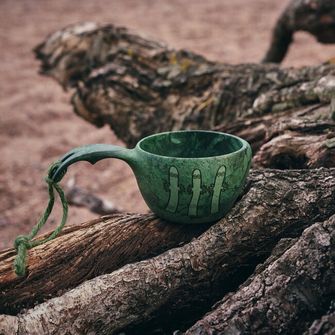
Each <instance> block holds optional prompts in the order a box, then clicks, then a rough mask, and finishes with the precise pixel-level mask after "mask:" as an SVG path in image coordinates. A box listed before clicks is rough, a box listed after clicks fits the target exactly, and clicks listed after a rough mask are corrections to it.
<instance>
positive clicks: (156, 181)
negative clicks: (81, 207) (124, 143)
mask: <svg viewBox="0 0 335 335" xmlns="http://www.w3.org/2000/svg"><path fill="white" fill-rule="evenodd" d="M105 158H118V159H121V160H123V161H125V162H127V163H128V165H129V166H130V167H131V169H132V170H133V172H134V174H135V176H136V179H137V183H138V186H139V188H140V191H141V193H142V196H143V198H144V200H145V202H146V203H147V205H148V206H149V207H150V209H151V210H152V211H153V212H154V213H156V214H157V215H158V216H159V217H161V218H163V219H166V220H167V221H172V222H178V223H186V224H187V223H205V222H212V221H216V220H218V219H220V218H221V217H223V216H224V215H225V214H226V213H227V212H228V211H229V209H230V208H231V207H232V206H233V204H234V202H235V201H236V199H237V197H238V196H239V195H240V193H241V191H242V189H243V186H244V182H245V180H246V178H247V175H248V172H249V168H250V162H251V148H250V145H249V144H248V142H246V141H245V140H243V139H241V138H239V137H237V136H233V135H229V134H225V133H221V132H215V131H201V130H186V131H172V132H166V133H160V134H155V135H151V136H147V137H145V138H143V139H142V140H141V141H139V142H138V143H137V145H136V146H135V148H133V149H127V148H122V147H119V146H115V145H111V144H91V145H86V146H82V147H78V148H75V149H73V150H71V151H69V152H68V153H67V154H65V155H64V156H63V157H62V158H61V159H60V160H59V161H57V162H55V163H54V164H53V165H52V166H51V168H50V169H49V172H48V176H47V178H46V181H47V183H48V187H49V203H48V206H47V207H46V209H45V212H44V214H43V215H42V217H41V219H40V220H39V221H38V223H37V224H36V225H35V226H34V227H33V229H32V231H31V233H30V234H28V235H20V236H18V237H17V238H16V239H15V242H14V246H15V248H16V250H17V256H16V259H15V261H14V268H15V272H16V274H17V275H19V276H24V275H25V274H26V255H27V250H28V249H30V248H33V247H35V246H37V245H40V244H42V243H45V242H47V241H50V240H52V239H53V238H55V237H56V236H57V234H58V233H59V232H60V231H61V230H62V228H63V227H64V225H65V223H66V219H67V211H68V207H67V202H66V198H65V195H64V192H63V190H62V188H61V187H60V186H59V185H58V182H59V181H60V180H61V179H62V177H63V176H64V175H65V173H66V171H67V168H68V167H69V166H70V165H72V164H73V163H76V162H78V161H88V162H90V163H92V164H94V163H96V162H98V161H99V160H101V159H105ZM55 191H56V192H57V193H58V194H59V196H60V199H61V201H62V205H63V218H62V221H61V223H60V224H59V226H58V227H57V228H56V229H55V230H54V231H53V232H52V233H51V234H50V235H49V236H48V237H46V238H44V239H37V240H36V239H34V237H35V236H36V235H37V233H38V231H39V230H40V228H41V227H42V226H43V225H44V224H45V222H46V221H47V219H48V217H49V215H50V213H51V211H52V208H53V205H54V200H55V195H54V193H55Z"/></svg>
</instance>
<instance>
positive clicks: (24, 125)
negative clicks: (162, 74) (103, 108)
mask: <svg viewBox="0 0 335 335" xmlns="http://www.w3.org/2000/svg"><path fill="white" fill-rule="evenodd" d="M287 3H288V1H287V0H285V1H284V0H283V1H278V0H234V1H231V0H206V1H203V0H137V1H136V0H94V1H92V0H81V1H68V0H57V1H56V0H55V1H48V0H15V1H13V0H0V50H1V52H0V147H1V149H0V150H1V151H0V157H1V160H0V249H3V248H6V247H10V246H12V243H13V240H14V238H15V236H16V235H18V234H23V233H27V232H28V231H30V230H31V228H32V226H33V224H35V223H36V221H37V220H38V218H39V216H40V214H41V213H42V211H43V210H44V208H45V206H46V203H47V200H48V194H47V189H46V185H45V183H44V180H43V177H44V175H45V172H46V170H47V168H48V166H49V165H50V163H51V162H52V161H54V160H55V159H57V158H58V157H59V156H61V155H62V154H63V153H65V152H67V151H68V150H69V149H71V148H72V147H76V146H79V145H83V144H88V143H99V142H100V143H101V142H105V143H116V144H120V145H122V143H120V141H118V140H117V139H116V137H115V136H114V134H113V133H112V132H111V130H110V129H109V128H107V127H105V128H102V129H97V128H95V127H94V126H92V125H90V124H88V123H86V122H85V121H83V120H82V119H80V118H79V117H77V116H76V115H75V114H74V113H73V111H72V107H71V105H70V96H71V92H64V91H62V89H61V88H60V86H59V85H58V84H57V83H56V82H54V81H53V80H52V79H50V78H47V77H41V76H40V75H39V74H38V68H39V63H38V62H37V61H36V60H35V59H34V55H33V53H32V49H33V48H34V47H35V46H36V45H37V44H38V43H40V42H42V41H43V40H44V39H45V38H46V36H47V35H48V34H50V33H52V32H54V31H56V30H58V29H61V28H63V27H64V26H67V25H69V24H72V23H76V22H80V21H96V22H99V23H112V24H115V25H120V26H126V27H129V28H131V29H132V30H134V31H135V32H136V33H138V34H142V35H144V36H147V37H149V38H152V39H156V40H160V41H163V42H165V43H167V44H168V45H169V46H171V47H173V48H177V49H178V48H185V49H190V50H192V51H194V52H197V53H200V54H202V55H204V56H205V57H207V58H209V59H211V60H216V61H220V62H226V63H234V64H238V63H248V62H259V61H260V59H261V58H262V57H263V55H264V53H265V51H266V49H267V47H268V45H269V42H270V36H271V31H272V28H273V26H274V24H275V22H276V19H277V17H278V16H279V14H280V13H281V11H282V10H283V9H284V7H285V6H286V5H287ZM334 56H335V46H334V45H333V46H331V45H330V46H329V45H328V46H327V45H321V44H318V43H317V42H316V41H315V39H314V38H313V37H312V36H311V35H308V34H306V33H297V34H296V35H295V41H294V44H293V45H292V47H291V49H290V50H289V54H288V56H287V57H286V59H285V61H284V62H283V64H282V66H285V67H286V66H302V65H312V64H319V63H321V62H324V61H326V60H327V59H329V58H332V57H334ZM73 176H75V177H76V183H77V185H78V186H80V187H82V188H84V189H86V190H88V191H89V192H92V193H93V194H96V195H99V196H101V197H104V198H106V199H108V200H110V201H111V202H113V203H114V204H116V205H117V206H118V207H121V208H122V209H123V210H125V211H128V212H146V211H147V210H148V209H147V207H146V205H145V204H144V202H143V201H142V199H141V196H140V194H139V191H138V189H137V185H136V181H135V178H134V177H133V175H132V172H131V170H130V168H129V167H128V166H127V165H126V164H125V163H123V162H120V161H117V160H107V161H102V162H99V163H97V164H96V165H94V166H91V165H90V164H88V163H78V164H77V165H75V166H74V167H71V169H70V170H69V172H68V175H67V177H66V178H64V182H62V183H63V184H66V182H67V180H68V179H69V178H71V177H73ZM57 209H58V211H57V210H56V213H55V214H54V215H53V219H52V220H50V221H49V223H48V224H47V225H46V227H45V229H44V231H45V230H49V229H51V227H53V226H54V225H55V224H57V223H58V220H59V218H60V211H59V206H58V208H57ZM96 216H97V214H94V213H91V212H90V211H88V210H87V209H85V208H77V207H71V208H70V215H69V220H68V224H79V223H81V222H83V221H86V220H89V219H91V218H94V217H96Z"/></svg>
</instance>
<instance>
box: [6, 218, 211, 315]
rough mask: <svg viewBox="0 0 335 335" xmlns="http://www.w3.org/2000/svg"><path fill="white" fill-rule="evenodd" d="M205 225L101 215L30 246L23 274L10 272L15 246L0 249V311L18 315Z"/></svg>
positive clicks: (185, 239) (155, 252) (180, 241)
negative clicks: (47, 240) (24, 273)
mask: <svg viewBox="0 0 335 335" xmlns="http://www.w3.org/2000/svg"><path fill="white" fill-rule="evenodd" d="M207 227H208V225H194V226H193V225H191V226H190V225H175V224H171V223H166V222H164V221H162V220H159V219H157V218H156V217H155V216H154V215H152V214H146V215H138V214H122V215H121V214H118V215H110V216H105V217H102V218H101V219H96V220H92V221H89V222H86V223H83V224H81V225H78V226H69V227H67V228H65V229H64V230H63V232H62V234H61V235H60V236H59V237H57V238H56V239H54V240H52V241H50V242H48V243H45V244H43V245H40V246H38V247H35V248H33V249H31V250H29V254H28V255H29V259H28V269H27V270H28V273H27V276H26V277H18V276H17V275H16V274H15V273H14V270H13V261H14V257H15V254H16V252H15V250H14V249H8V250H5V251H1V252H0V292H1V294H0V313H7V314H16V313H18V312H19V311H20V310H22V309H23V308H27V307H31V306H34V305H36V304H37V303H39V302H42V301H44V300H46V299H49V298H50V297H53V296H59V295H61V294H62V293H63V292H64V291H65V290H68V289H71V288H73V287H75V286H77V285H79V284H80V283H82V282H83V281H85V280H87V279H90V278H94V277H96V276H98V275H100V274H103V273H108V272H112V271H114V270H116V269H118V268H120V267H122V266H123V265H125V264H128V263H132V262H136V261H140V260H142V259H145V258H149V257H153V256H156V255H158V254H160V253H161V252H164V251H166V250H168V249H170V248H173V247H176V246H180V245H182V244H185V243H186V242H189V241H190V240H191V239H192V238H193V237H196V236H198V235H199V234H201V233H202V232H203V231H204V230H206V228H207ZM44 236H45V235H44Z"/></svg>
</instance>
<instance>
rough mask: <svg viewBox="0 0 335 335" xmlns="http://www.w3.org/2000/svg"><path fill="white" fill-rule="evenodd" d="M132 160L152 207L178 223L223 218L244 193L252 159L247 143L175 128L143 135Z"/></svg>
mask: <svg viewBox="0 0 335 335" xmlns="http://www.w3.org/2000/svg"><path fill="white" fill-rule="evenodd" d="M134 150H135V151H136V156H137V159H136V160H135V161H134V164H131V166H132V168H133V170H134V173H135V175H136V178H137V182H138V185H139V188H140V191H141V193H142V196H143V198H144V199H145V201H146V203H147V205H148V206H149V207H150V209H151V210H152V211H153V212H154V213H156V214H157V215H158V216H160V217H162V218H164V219H166V220H169V221H173V222H179V223H204V222H211V221H216V220H218V219H220V218H221V217H223V216H224V215H225V214H226V213H227V212H228V211H229V209H230V208H231V207H232V206H233V204H234V202H235V201H236V199H237V197H238V196H239V195H240V193H241V191H242V189H243V186H244V183H245V180H246V177H247V175H248V172H249V168H250V162H251V149H250V146H249V144H248V143H247V142H246V141H244V140H243V139H241V138H238V137H236V136H233V135H228V134H225V133H220V132H214V131H177V132H167V133H160V134H155V135H152V136H148V137H146V138H144V139H142V140H141V141H140V142H139V143H138V144H137V145H136V147H135V149H134Z"/></svg>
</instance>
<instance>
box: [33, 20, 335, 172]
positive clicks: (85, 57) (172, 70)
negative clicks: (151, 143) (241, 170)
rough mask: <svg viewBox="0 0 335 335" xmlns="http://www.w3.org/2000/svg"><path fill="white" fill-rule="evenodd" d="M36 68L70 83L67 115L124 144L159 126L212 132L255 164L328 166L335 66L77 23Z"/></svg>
mask: <svg viewBox="0 0 335 335" xmlns="http://www.w3.org/2000/svg"><path fill="white" fill-rule="evenodd" d="M35 51H36V55H37V57H38V58H39V59H40V60H41V61H42V72H43V73H44V74H47V75H50V76H52V77H54V78H56V79H57V80H58V81H59V82H60V83H61V85H63V87H65V88H67V87H71V86H75V87H76V91H75V93H74V95H73V98H72V103H73V106H74V109H75V112H76V113H77V114H78V115H79V116H81V117H83V118H84V119H86V120H87V121H89V122H91V123H93V124H95V125H96V126H99V127H101V126H103V125H105V124H108V125H109V126H111V128H112V129H113V130H114V131H115V133H116V134H117V135H118V136H119V137H120V138H121V139H122V140H123V141H125V143H126V144H127V145H128V146H134V145H135V144H136V143H137V141H138V140H139V139H141V138H142V137H144V136H146V135H148V134H152V133H155V132H159V131H166V130H179V129H189V128H192V129H197V128H200V129H218V130H222V131H226V132H230V133H233V134H236V135H240V136H243V137H244V138H246V139H247V140H248V141H249V142H250V143H251V145H252V147H253V149H254V153H255V154H256V157H255V158H254V163H255V166H260V167H272V168H313V167H320V166H327V167H331V166H334V164H335V162H334V138H335V132H334V127H335V121H334V118H335V101H333V102H332V97H333V96H334V93H335V79H334V76H333V74H334V70H335V66H334V65H331V64H324V65H321V66H317V67H305V68H301V69H281V68H279V67H278V66H275V65H264V64H263V65H258V64H243V65H228V64H220V63H213V62H210V61H208V60H206V59H205V58H203V57H201V56H198V55H196V54H193V53H191V52H188V51H185V50H179V51H177V50H172V49H168V48H167V47H166V46H164V45H162V44H160V43H156V42H153V41H150V40H148V39H144V38H142V37H140V36H137V35H134V34H132V33H131V32H129V31H128V30H126V29H124V28H117V27H114V26H111V25H107V26H98V25H96V24H94V23H85V24H81V25H75V26H71V27H68V28H65V29H64V30H62V31H59V32H57V33H55V34H53V35H51V36H50V37H49V38H48V39H47V40H46V41H45V42H44V43H42V44H41V45H39V46H38V47H37V48H36V50H35Z"/></svg>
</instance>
